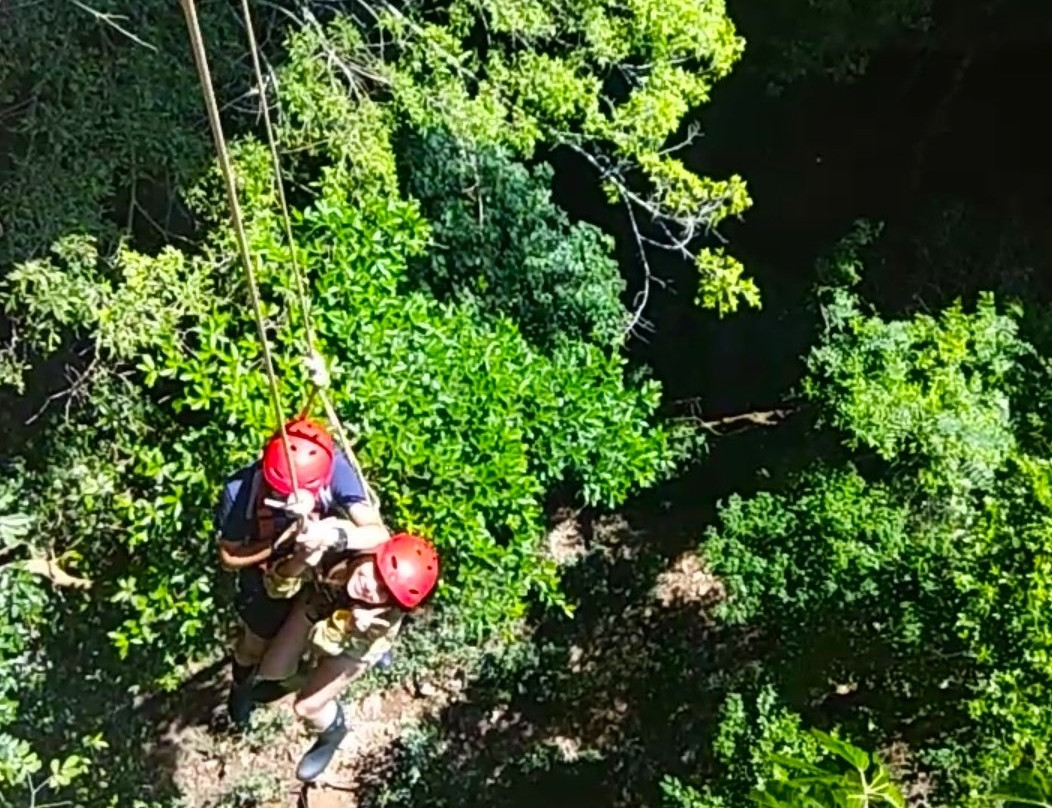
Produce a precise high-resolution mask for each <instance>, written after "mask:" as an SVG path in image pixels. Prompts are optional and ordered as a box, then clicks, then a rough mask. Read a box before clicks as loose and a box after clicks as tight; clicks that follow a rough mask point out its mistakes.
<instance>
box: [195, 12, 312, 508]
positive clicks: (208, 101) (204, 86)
mask: <svg viewBox="0 0 1052 808" xmlns="http://www.w3.org/2000/svg"><path fill="white" fill-rule="evenodd" d="M179 4H180V5H181V6H182V8H183V14H184V15H185V16H186V26H187V28H188V29H189V32H190V44H191V46H192V48H193V54H194V64H195V65H196V66H197V76H198V78H199V79H200V82H201V92H202V93H203V94H204V99H205V107H206V109H207V110H208V122H209V124H210V126H211V128H212V138H213V140H214V141H215V146H216V152H217V154H218V156H219V167H220V170H221V171H222V173H223V181H224V183H225V184H226V192H227V197H228V200H229V202H230V214H231V218H232V219H233V224H234V233H235V235H236V237H237V246H238V250H239V251H240V253H241V263H242V264H243V265H244V267H245V281H246V283H247V284H248V292H249V297H250V298H251V299H252V312H253V314H254V315H255V318H256V327H257V328H258V329H259V341H260V344H261V346H262V351H263V367H264V369H265V371H266V376H267V383H268V385H269V387H270V399H271V404H272V406H273V409H274V418H275V420H277V422H278V429H279V430H280V432H281V442H282V445H283V446H284V449H285V461H286V462H287V463H288V467H289V475H290V477H291V478H292V487H293V490H295V489H298V488H299V481H298V480H297V479H296V467H295V466H294V465H293V463H292V449H291V447H290V446H289V436H288V434H287V433H286V431H285V417H284V408H283V407H282V403H281V390H280V388H279V387H278V377H277V374H275V372H274V361H273V358H272V357H271V353H270V342H269V340H268V339H267V329H266V324H265V323H264V319H263V305H262V303H261V302H260V298H259V286H258V285H257V283H256V274H255V268H254V266H253V261H252V256H251V253H250V251H249V246H248V236H247V235H246V233H245V224H244V221H243V220H242V218H241V205H240V204H239V202H238V198H237V180H236V178H235V176H234V168H233V166H232V165H231V163H230V153H229V152H228V151H227V146H226V138H225V137H224V136H223V126H222V123H221V122H220V120H219V106H218V104H217V103H216V97H215V91H214V90H213V89H212V75H211V72H210V71H209V69H208V56H207V55H206V53H205V44H204V38H203V37H202V35H201V25H200V23H199V22H198V20H197V8H196V7H195V5H194V0H179Z"/></svg>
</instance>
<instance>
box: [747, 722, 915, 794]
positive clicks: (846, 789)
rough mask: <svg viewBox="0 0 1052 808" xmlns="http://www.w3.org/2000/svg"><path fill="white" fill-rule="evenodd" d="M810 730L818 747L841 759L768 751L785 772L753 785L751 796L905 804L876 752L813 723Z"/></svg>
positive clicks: (772, 759)
mask: <svg viewBox="0 0 1052 808" xmlns="http://www.w3.org/2000/svg"><path fill="white" fill-rule="evenodd" d="M811 734H812V735H813V736H814V738H815V740H816V741H817V742H818V745H819V747H820V748H821V750H822V751H823V752H825V753H826V755H827V756H832V757H833V758H838V759H839V761H838V762H839V763H840V765H839V766H836V765H835V763H830V762H825V763H824V764H823V765H816V764H814V763H811V762H809V761H804V760H799V759H797V758H795V757H792V756H788V755H772V756H771V757H770V760H771V761H772V762H773V763H775V764H776V765H778V766H780V767H782V768H783V769H785V770H786V771H787V772H788V773H789V775H788V776H787V777H785V778H784V779H777V780H773V781H771V782H769V783H768V784H767V785H766V786H764V787H763V788H759V789H756V790H755V791H754V792H753V794H752V800H753V801H754V802H756V803H758V804H759V805H766V806H769V808H875V807H876V806H881V805H890V806H893V808H905V807H906V800H905V798H904V797H903V796H902V792H901V791H900V790H899V788H898V786H897V785H896V784H895V783H894V781H893V780H892V778H891V773H890V772H889V771H888V768H887V766H885V765H884V764H883V763H882V762H881V761H880V760H879V759H878V758H877V757H876V756H875V755H869V754H868V753H866V752H865V751H863V750H862V749H859V748H858V747H857V746H853V745H852V744H849V743H847V742H845V741H842V740H840V739H839V738H836V737H834V736H832V735H829V734H827V733H825V732H822V731H821V730H817V729H813V730H811ZM844 763H846V764H847V766H844Z"/></svg>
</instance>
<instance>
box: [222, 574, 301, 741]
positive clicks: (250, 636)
mask: <svg viewBox="0 0 1052 808" xmlns="http://www.w3.org/2000/svg"><path fill="white" fill-rule="evenodd" d="M292 607H293V604H292V602H291V601H288V600H279V599H276V598H271V597H269V596H268V595H267V593H266V590H265V588H264V587H263V578H262V573H261V572H260V571H259V570H256V569H250V570H242V571H241V572H240V574H239V575H238V585H237V594H236V595H235V598H234V608H235V610H236V611H237V614H238V616H239V617H240V618H241V622H242V624H243V630H242V633H241V637H240V638H239V640H238V642H237V644H236V645H235V647H234V653H233V661H232V662H233V664H232V668H233V671H232V673H233V680H234V682H233V686H232V687H231V688H230V697H229V699H228V700H227V711H228V712H229V714H230V720H231V721H232V722H233V723H234V725H235V726H237V727H244V726H245V725H246V724H247V723H248V720H249V717H250V715H251V713H252V707H253V704H254V701H255V699H254V698H253V688H254V686H255V684H256V680H257V678H258V674H259V665H260V663H261V662H262V660H263V659H264V657H265V656H266V651H267V648H268V647H269V645H270V644H271V643H272V641H273V639H274V637H275V636H277V634H278V632H279V630H280V629H281V627H282V625H283V624H284V623H285V622H286V621H287V618H288V616H289V613H290V612H291V611H292Z"/></svg>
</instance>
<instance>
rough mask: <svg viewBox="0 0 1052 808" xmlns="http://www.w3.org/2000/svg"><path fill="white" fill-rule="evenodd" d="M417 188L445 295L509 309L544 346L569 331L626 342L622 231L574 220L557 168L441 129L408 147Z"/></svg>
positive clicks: (429, 271)
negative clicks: (556, 187)
mask: <svg viewBox="0 0 1052 808" xmlns="http://www.w3.org/2000/svg"><path fill="white" fill-rule="evenodd" d="M405 159H406V163H407V165H409V166H411V167H412V168H411V170H410V171H407V183H406V184H407V190H408V193H409V194H410V195H411V196H413V197H415V198H416V199H418V200H419V201H420V204H421V210H422V212H423V214H424V215H425V216H426V217H427V219H428V221H429V222H430V223H431V228H432V238H433V239H434V241H435V245H436V246H435V248H434V249H432V250H431V251H430V253H429V254H428V255H427V256H426V258H425V259H424V262H425V269H424V270H423V272H422V277H423V281H424V283H425V284H426V286H427V287H428V288H429V289H430V290H431V291H432V293H434V294H435V295H436V296H437V297H440V298H441V297H447V296H450V295H453V296H455V297H456V298H458V299H466V300H473V301H475V302H477V304H478V306H479V308H480V310H482V311H484V312H494V313H500V314H504V315H506V316H507V317H509V318H511V319H512V320H514V321H515V322H516V323H517V324H518V326H519V328H520V329H521V330H522V332H523V334H524V335H525V336H527V337H528V338H529V339H530V340H531V341H532V342H534V343H535V344H537V345H538V346H541V347H549V348H550V347H554V346H555V344H556V343H557V342H558V341H560V340H567V339H569V340H575V341H576V340H585V341H590V342H595V343H597V344H599V345H605V346H616V345H617V344H618V343H619V342H620V340H621V337H622V335H623V333H624V329H625V325H626V321H627V319H628V318H627V314H626V312H625V310H624V308H623V307H622V305H621V301H620V294H621V291H622V289H623V288H624V282H623V281H622V279H621V276H620V274H619V272H618V267H617V264H616V262H615V261H614V260H613V258H612V257H611V252H612V240H611V239H610V238H609V237H607V236H605V235H603V234H602V233H601V232H600V231H599V230H597V229H596V228H594V227H592V226H590V225H586V224H583V223H577V224H573V225H571V224H570V221H569V219H568V217H567V216H566V213H565V212H563V211H562V210H561V209H560V208H558V207H556V206H555V205H554V204H553V203H552V201H551V193H550V190H549V188H550V185H551V181H552V176H553V171H552V169H551V168H550V167H549V166H547V165H543V164H542V165H540V166H538V167H537V168H534V169H533V170H532V171H531V170H529V169H527V168H526V167H525V166H523V165H521V164H519V163H517V162H515V161H514V160H513V159H512V158H511V156H510V154H509V153H508V151H507V149H506V148H504V147H499V146H496V147H487V148H472V147H470V146H468V145H466V144H458V143H456V142H455V141H453V140H451V139H450V138H448V137H446V136H443V135H439V134H435V133H431V134H428V135H426V136H424V137H423V138H420V139H419V140H417V141H416V142H414V143H412V144H410V146H409V148H407V149H406V158H405Z"/></svg>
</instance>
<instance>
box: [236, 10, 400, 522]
mask: <svg viewBox="0 0 1052 808" xmlns="http://www.w3.org/2000/svg"><path fill="white" fill-rule="evenodd" d="M241 12H242V15H243V16H244V22H245V31H246V33H247V35H248V46H249V53H250V54H251V56H252V69H253V71H254V72H255V76H256V85H257V88H258V91H259V97H260V101H261V103H262V111H263V128H264V130H265V131H266V135H267V145H268V146H269V147H270V157H271V160H272V161H273V163H274V180H275V183H276V185H277V191H278V201H279V203H280V205H281V219H282V223H283V225H284V229H285V239H286V241H287V242H288V247H289V254H290V256H291V263H292V275H293V278H294V279H295V287H296V297H297V298H298V301H299V306H300V313H301V316H302V317H303V325H304V330H305V331H306V335H307V347H308V348H309V349H310V352H311V353H312V354H314V355H316V356H321V352H320V351H319V350H318V347H317V340H316V337H315V333H314V328H313V326H312V321H311V315H310V301H309V300H308V298H307V294H306V291H305V290H306V284H305V283H304V282H303V275H302V273H301V271H300V265H299V259H298V258H297V255H296V242H295V238H294V236H293V235H292V219H291V217H290V216H289V206H288V202H287V199H286V196H285V183H284V180H282V177H281V157H280V155H279V153H278V144H277V138H276V137H275V135H274V126H273V123H272V121H271V118H270V105H269V104H268V103H267V87H266V82H265V81H264V80H263V68H262V66H261V62H260V58H259V46H258V44H257V43H256V34H255V28H254V25H253V20H252V12H251V10H250V8H249V4H248V0H241ZM274 103H275V104H278V103H279V99H278V97H277V93H276V92H275V99H274ZM315 396H317V397H318V398H320V399H321V402H322V406H323V407H324V409H325V417H326V418H327V419H328V420H329V423H330V424H331V425H332V426H333V427H334V428H335V430H336V440H337V443H338V444H339V446H340V449H341V450H342V451H343V453H344V455H346V457H347V460H348V461H349V462H350V463H351V465H352V466H353V467H354V470H355V472H356V473H357V474H358V478H359V479H360V480H361V481H362V484H363V485H364V486H365V491H366V495H367V496H368V497H369V502H370V504H372V505H373V506H374V507H376V508H377V509H379V507H380V498H379V497H378V496H377V495H376V492H375V491H374V490H373V488H372V486H371V485H369V481H368V480H367V479H366V478H365V474H364V473H363V471H362V467H361V464H359V462H358V458H357V456H356V455H355V454H354V450H353V448H352V447H351V442H350V441H349V440H348V439H347V433H346V432H345V431H344V428H343V424H342V423H341V421H340V418H339V416H338V415H337V414H336V409H335V408H334V407H333V406H332V402H331V400H330V399H329V396H328V394H327V393H326V392H325V390H324V389H323V388H321V387H317V386H315V387H314V388H313V389H312V390H311V392H310V394H309V396H308V397H307V403H306V404H305V405H304V406H303V409H302V410H301V411H300V415H301V416H306V414H307V413H308V412H309V411H310V408H311V405H312V404H313V403H314V398H315Z"/></svg>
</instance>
